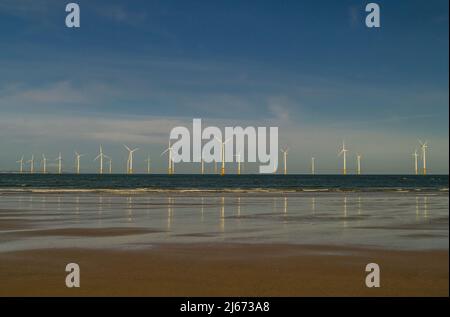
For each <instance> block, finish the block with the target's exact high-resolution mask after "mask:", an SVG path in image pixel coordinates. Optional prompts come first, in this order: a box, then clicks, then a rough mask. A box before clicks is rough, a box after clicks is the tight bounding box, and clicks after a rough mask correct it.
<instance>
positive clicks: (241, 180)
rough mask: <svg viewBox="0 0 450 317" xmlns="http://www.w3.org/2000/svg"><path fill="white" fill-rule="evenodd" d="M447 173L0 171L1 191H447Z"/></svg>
mask: <svg viewBox="0 0 450 317" xmlns="http://www.w3.org/2000/svg"><path fill="white" fill-rule="evenodd" d="M448 182H449V181H448V175H427V176H408V175H359V176H357V175H347V176H343V175H225V176H219V175H171V176H168V175H122V174H120V175H119V174H117V175H114V174H113V175H98V174H82V175H75V174H63V175H54V174H46V175H42V174H0V190H12V189H22V190H26V189H68V190H70V189H82V190H96V189H126V190H130V189H139V190H150V191H151V190H200V191H203V190H213V191H214V190H216V191H220V190H225V191H233V190H248V191H252V190H255V191H258V190H262V191H264V190H273V191H286V190H289V191H308V190H320V191H327V190H328V191H338V190H339V191H346V190H354V191H372V190H374V191H384V190H386V191H389V190H440V191H446V190H448Z"/></svg>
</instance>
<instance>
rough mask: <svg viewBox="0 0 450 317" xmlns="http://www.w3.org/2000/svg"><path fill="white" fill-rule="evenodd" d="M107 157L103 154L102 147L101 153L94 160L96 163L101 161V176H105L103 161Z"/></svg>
mask: <svg viewBox="0 0 450 317" xmlns="http://www.w3.org/2000/svg"><path fill="white" fill-rule="evenodd" d="M105 157H106V155H105V154H103V148H102V146H101V145H100V153H99V154H98V155H97V157H96V158H95V159H94V161H97V160H98V159H100V174H103V159H104V158H105Z"/></svg>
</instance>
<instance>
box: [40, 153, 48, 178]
mask: <svg viewBox="0 0 450 317" xmlns="http://www.w3.org/2000/svg"><path fill="white" fill-rule="evenodd" d="M41 165H42V173H43V174H47V158H46V157H45V155H44V154H42V160H41Z"/></svg>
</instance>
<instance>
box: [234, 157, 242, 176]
mask: <svg viewBox="0 0 450 317" xmlns="http://www.w3.org/2000/svg"><path fill="white" fill-rule="evenodd" d="M235 157H237V159H238V161H237V162H238V170H237V174H238V175H241V153H238V154H236V155H235Z"/></svg>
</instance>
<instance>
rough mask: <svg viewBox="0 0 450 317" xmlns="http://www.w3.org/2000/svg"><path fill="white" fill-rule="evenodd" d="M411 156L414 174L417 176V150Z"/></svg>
mask: <svg viewBox="0 0 450 317" xmlns="http://www.w3.org/2000/svg"><path fill="white" fill-rule="evenodd" d="M412 156H413V157H414V173H415V174H416V175H418V174H419V165H418V164H417V163H418V162H417V158H418V157H419V154H418V153H417V149H415V150H414V153H413V154H412Z"/></svg>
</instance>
